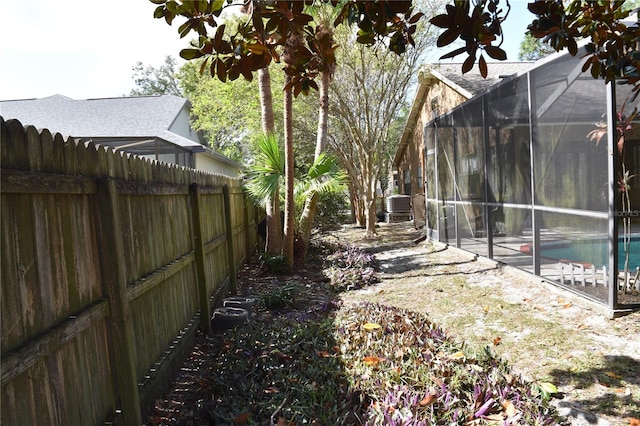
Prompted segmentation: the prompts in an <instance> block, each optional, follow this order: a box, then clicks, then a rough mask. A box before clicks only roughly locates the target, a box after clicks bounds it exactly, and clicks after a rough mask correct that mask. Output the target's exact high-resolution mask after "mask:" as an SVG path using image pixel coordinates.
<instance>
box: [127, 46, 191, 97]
mask: <svg viewBox="0 0 640 426" xmlns="http://www.w3.org/2000/svg"><path fill="white" fill-rule="evenodd" d="M133 81H134V82H135V84H136V86H137V87H136V88H135V89H133V90H131V93H129V96H148V95H174V96H182V90H180V86H179V77H178V73H177V70H176V60H175V59H174V58H173V57H172V56H167V57H166V58H165V59H164V64H162V65H160V66H159V67H158V68H156V67H153V66H151V65H147V66H145V65H144V64H143V63H142V62H136V64H135V65H134V66H133Z"/></svg>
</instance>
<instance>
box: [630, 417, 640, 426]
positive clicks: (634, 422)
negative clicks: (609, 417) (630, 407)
mask: <svg viewBox="0 0 640 426" xmlns="http://www.w3.org/2000/svg"><path fill="white" fill-rule="evenodd" d="M629 426H640V419H636V418H635V417H629Z"/></svg>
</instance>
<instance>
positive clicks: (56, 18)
mask: <svg viewBox="0 0 640 426" xmlns="http://www.w3.org/2000/svg"><path fill="white" fill-rule="evenodd" d="M504 2H505V0H503V1H502V2H501V3H504ZM527 2H528V0H511V2H510V3H511V6H512V10H511V13H510V15H509V18H508V19H507V21H506V22H505V24H504V27H503V29H504V32H505V33H506V34H507V37H506V38H505V43H504V44H503V46H502V47H503V48H504V49H505V50H506V51H507V55H508V58H509V59H508V60H510V61H516V60H517V57H518V49H519V46H520V42H521V40H522V38H523V37H524V33H525V29H526V26H527V25H528V23H529V22H531V20H532V19H533V15H531V14H530V13H529V12H528V11H527V10H526V4H527ZM154 9H155V5H154V4H152V3H151V2H150V1H148V0H107V1H100V0H55V1H52V0H14V1H7V2H4V4H3V6H2V13H1V14H0V100H10V99H30V98H42V97H47V96H52V95H56V94H61V95H65V96H68V97H70V98H73V99H91V98H105V97H119V96H123V95H128V94H129V93H130V91H131V90H132V89H133V88H134V82H133V78H132V76H133V71H132V68H133V66H134V65H135V63H136V62H138V61H141V62H143V63H144V64H145V65H152V66H160V65H161V64H162V63H163V62H164V59H165V57H166V56H167V55H172V56H174V57H175V58H178V57H179V52H180V50H181V49H183V48H185V47H187V46H188V39H189V36H187V37H186V38H184V39H180V37H179V35H178V33H177V25H176V24H175V23H174V25H173V26H169V25H167V24H166V23H165V21H164V20H163V19H154V18H153V11H154ZM178 25H179V24H178ZM440 50H441V52H440V51H438V52H436V54H435V55H434V56H435V58H437V57H439V56H441V55H442V54H444V53H446V52H447V51H448V50H447V48H446V47H445V48H443V49H440ZM449 50H450V49H449ZM463 60H464V58H462V57H458V58H456V59H455V61H456V62H461V61H463Z"/></svg>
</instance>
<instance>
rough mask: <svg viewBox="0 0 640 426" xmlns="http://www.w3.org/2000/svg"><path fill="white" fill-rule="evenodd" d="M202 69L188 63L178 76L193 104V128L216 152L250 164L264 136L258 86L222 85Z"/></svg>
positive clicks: (245, 82) (196, 63) (234, 82)
mask: <svg viewBox="0 0 640 426" xmlns="http://www.w3.org/2000/svg"><path fill="white" fill-rule="evenodd" d="M199 68H200V64H199V63H198V62H197V61H193V62H187V63H186V64H185V65H184V66H183V67H182V68H181V69H180V72H179V74H178V78H179V80H180V86H181V87H182V88H183V91H184V95H185V96H186V97H187V98H188V99H189V101H190V102H191V106H192V107H191V114H192V117H191V118H192V122H193V127H194V129H196V130H198V131H202V132H204V134H205V137H206V138H207V140H208V141H209V143H210V144H211V147H212V148H213V149H214V150H215V151H218V152H221V153H222V154H224V155H226V156H228V157H230V158H233V159H236V160H243V161H247V160H248V159H249V158H250V157H251V152H252V150H253V147H252V145H253V144H254V143H256V141H257V138H258V135H262V128H261V125H260V122H261V121H260V120H261V117H260V104H259V102H260V101H259V95H258V86H257V83H256V82H247V81H245V80H236V81H233V82H227V83H222V82H220V81H219V80H216V79H213V78H211V77H210V76H209V75H202V74H200V71H199Z"/></svg>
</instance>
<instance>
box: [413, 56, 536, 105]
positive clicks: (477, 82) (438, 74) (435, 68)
mask: <svg viewBox="0 0 640 426" xmlns="http://www.w3.org/2000/svg"><path fill="white" fill-rule="evenodd" d="M532 64H533V62H490V63H489V64H488V65H487V77H486V78H484V77H482V75H480V70H479V68H478V65H477V64H475V65H474V66H473V68H472V69H471V70H470V71H469V72H467V73H464V74H463V73H462V63H454V62H450V63H437V64H428V65H426V66H425V67H424V72H425V73H426V74H427V75H431V76H433V77H435V78H437V79H438V80H440V81H442V82H443V83H445V84H447V85H449V86H451V87H452V88H453V89H455V90H457V91H458V92H459V93H460V94H461V95H463V96H465V97H466V98H467V99H470V98H472V97H474V96H475V95H477V94H478V93H480V92H482V91H484V90H486V89H488V88H490V87H492V86H494V85H496V84H497V83H499V82H500V81H502V79H503V78H505V77H508V76H512V75H515V74H518V73H521V72H523V71H524V70H526V69H528V68H530V67H531V65H532Z"/></svg>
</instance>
